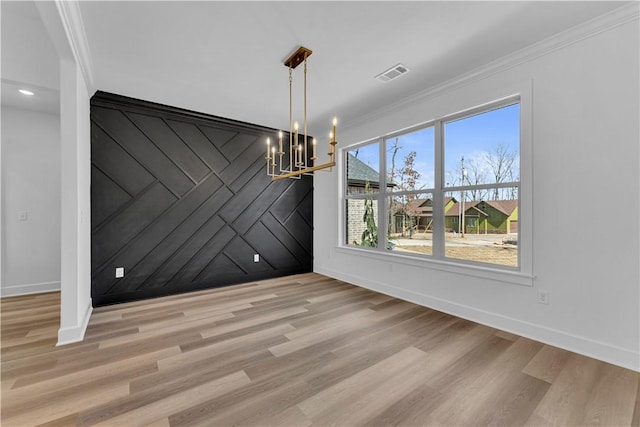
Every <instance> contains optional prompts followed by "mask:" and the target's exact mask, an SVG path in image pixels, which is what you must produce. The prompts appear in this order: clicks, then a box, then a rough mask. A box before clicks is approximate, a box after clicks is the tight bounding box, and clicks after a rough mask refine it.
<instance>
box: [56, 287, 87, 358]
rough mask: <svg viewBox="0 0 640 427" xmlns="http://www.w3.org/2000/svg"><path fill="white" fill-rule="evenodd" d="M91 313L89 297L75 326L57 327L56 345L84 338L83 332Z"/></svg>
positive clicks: (85, 329)
mask: <svg viewBox="0 0 640 427" xmlns="http://www.w3.org/2000/svg"><path fill="white" fill-rule="evenodd" d="M91 313H93V304H92V302H91V298H89V305H88V307H87V309H86V310H85V312H84V316H83V318H82V319H81V320H80V322H79V324H78V325H76V326H68V327H65V328H60V329H58V343H57V344H56V346H61V345H66V344H72V343H74V342H80V341H82V340H83V339H84V334H85V332H86V331H87V326H88V325H89V319H91Z"/></svg>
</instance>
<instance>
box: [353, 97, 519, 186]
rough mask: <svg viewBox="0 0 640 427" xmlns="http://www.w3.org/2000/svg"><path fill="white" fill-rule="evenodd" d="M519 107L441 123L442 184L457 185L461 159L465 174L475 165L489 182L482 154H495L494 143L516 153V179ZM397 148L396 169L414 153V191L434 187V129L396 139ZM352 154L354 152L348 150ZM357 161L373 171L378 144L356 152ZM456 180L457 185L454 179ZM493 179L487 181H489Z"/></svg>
mask: <svg viewBox="0 0 640 427" xmlns="http://www.w3.org/2000/svg"><path fill="white" fill-rule="evenodd" d="M519 116H520V106H519V104H513V105H510V106H507V107H502V108H499V109H496V110H491V111H488V112H484V113H481V114H478V115H475V116H470V117H466V118H463V119H460V120H456V121H452V122H447V123H445V124H444V145H445V150H444V151H445V156H444V157H445V158H444V163H445V181H446V182H448V183H449V184H450V185H459V183H460V172H459V171H460V165H461V158H462V157H463V156H464V158H465V165H466V169H467V171H468V172H469V162H475V163H476V164H478V165H479V166H480V167H484V168H486V170H485V173H486V174H487V179H491V172H490V169H488V166H487V165H486V160H485V157H486V153H488V152H493V151H495V148H496V146H497V145H498V144H502V145H503V146H504V147H505V148H506V149H507V150H508V151H510V152H513V153H515V154H516V158H517V160H516V161H515V162H514V170H513V172H514V175H515V177H516V178H517V177H519V175H520V173H519V157H520V156H519V150H520V120H519ZM394 140H395V137H394V138H391V139H389V140H387V147H386V148H387V170H389V169H390V167H391V157H392V152H393V148H392V147H393V143H394ZM398 145H399V146H400V149H399V150H398V152H397V154H396V161H395V165H396V169H398V168H400V167H402V165H403V163H404V158H405V157H406V156H407V155H408V154H409V153H410V152H411V151H416V153H417V156H416V159H415V169H416V170H417V171H418V172H420V174H421V177H420V179H419V180H418V184H417V185H416V189H419V188H433V185H434V130H433V128H425V129H420V130H418V131H414V132H412V133H408V134H404V135H400V136H399V137H398ZM350 152H351V154H355V150H351V151H350ZM358 158H359V159H360V160H361V161H363V162H365V163H367V164H369V165H370V166H371V167H373V168H374V169H375V170H378V169H379V166H378V163H379V160H378V158H379V153H378V144H371V145H368V146H364V147H360V148H359V149H358ZM456 179H457V182H455V180H456ZM493 180H494V179H491V181H487V182H492V181H493Z"/></svg>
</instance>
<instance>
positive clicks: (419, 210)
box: [405, 197, 455, 216]
mask: <svg viewBox="0 0 640 427" xmlns="http://www.w3.org/2000/svg"><path fill="white" fill-rule="evenodd" d="M431 200H432V199H430V198H426V199H414V200H411V201H409V203H407V205H406V206H405V212H408V213H410V214H411V215H414V216H431V215H432V214H433V206H432V205H430V204H429V206H424V205H425V204H427V203H428V202H430V201H431ZM451 200H453V201H454V202H455V199H454V198H453V197H445V198H444V205H445V206H446V205H447V203H449V202H450V201H451Z"/></svg>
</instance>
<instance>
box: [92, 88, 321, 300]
mask: <svg viewBox="0 0 640 427" xmlns="http://www.w3.org/2000/svg"><path fill="white" fill-rule="evenodd" d="M91 122H92V133H91V162H92V170H93V172H92V173H93V177H94V178H93V179H94V182H93V183H92V184H93V185H92V193H91V205H92V226H93V231H92V236H91V237H92V240H91V242H92V243H91V245H92V258H91V264H92V282H91V289H92V291H91V294H92V300H93V303H94V305H95V306H101V305H106V304H112V303H119V302H125V301H131V300H137V299H145V298H150V297H156V296H163V295H171V294H174V293H181V292H188V291H192V290H197V289H205V288H209V287H216V286H224V285H229V284H233V283H240V282H244V281H247V280H257V279H263V278H270V277H278V276H286V275H290V274H297V273H303V272H308V271H311V268H312V256H311V253H312V247H313V241H312V235H313V234H312V233H313V230H312V218H311V213H312V212H313V181H312V178H311V177H305V178H304V179H302V180H286V181H280V182H276V183H272V182H271V180H270V179H269V177H268V176H266V174H265V173H264V145H263V144H261V143H260V141H262V140H266V138H267V136H271V137H273V136H274V135H273V134H274V132H275V131H274V130H271V129H266V128H263V127H260V126H256V125H251V124H247V123H240V122H235V121H231V120H227V119H222V118H218V117H213V116H208V115H205V114H200V113H194V112H190V111H185V110H181V109H178V108H173V107H167V106H163V105H159V104H154V103H150V102H145V101H140V100H136V99H131V98H126V97H122V96H118V95H113V94H107V93H104V92H98V93H96V95H94V97H93V98H92V100H91ZM274 213H275V214H276V216H274ZM292 217H297V218H303V217H304V218H306V221H294V222H289V223H285V222H286V221H287V219H290V218H292ZM265 218H267V219H266V220H265ZM274 218H278V220H274ZM274 221H275V223H274ZM265 227H273V229H272V230H270V232H269V231H268V230H265ZM291 236H296V238H295V239H292V237H291ZM254 254H259V255H260V257H261V261H260V262H258V263H254V261H253V255H254ZM292 254H296V256H292ZM117 267H124V269H125V277H124V278H116V277H115V269H116V268H117Z"/></svg>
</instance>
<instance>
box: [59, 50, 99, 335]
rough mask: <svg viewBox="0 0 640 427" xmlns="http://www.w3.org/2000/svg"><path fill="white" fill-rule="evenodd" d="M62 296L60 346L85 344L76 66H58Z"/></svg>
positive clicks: (87, 311) (86, 199) (87, 220)
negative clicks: (77, 343) (75, 343)
mask: <svg viewBox="0 0 640 427" xmlns="http://www.w3.org/2000/svg"><path fill="white" fill-rule="evenodd" d="M60 76H61V78H60V119H61V135H62V136H61V150H60V154H61V156H62V157H61V159H62V173H61V188H62V191H61V200H62V221H61V233H62V239H61V248H62V271H61V277H62V284H61V289H62V294H61V304H60V329H59V331H58V344H59V345H60V344H68V343H72V342H77V341H81V340H82V339H83V337H84V333H85V331H86V328H87V325H88V323H89V318H90V317H91V311H92V304H91V216H90V214H91V205H90V203H91V197H90V184H91V169H90V168H91V154H90V151H91V150H90V147H91V142H90V141H91V135H90V118H89V114H90V109H89V93H88V91H87V85H86V82H85V80H84V78H83V76H82V70H81V69H80V67H79V66H78V65H77V63H76V62H74V61H71V60H66V59H62V60H61V61H60Z"/></svg>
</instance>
